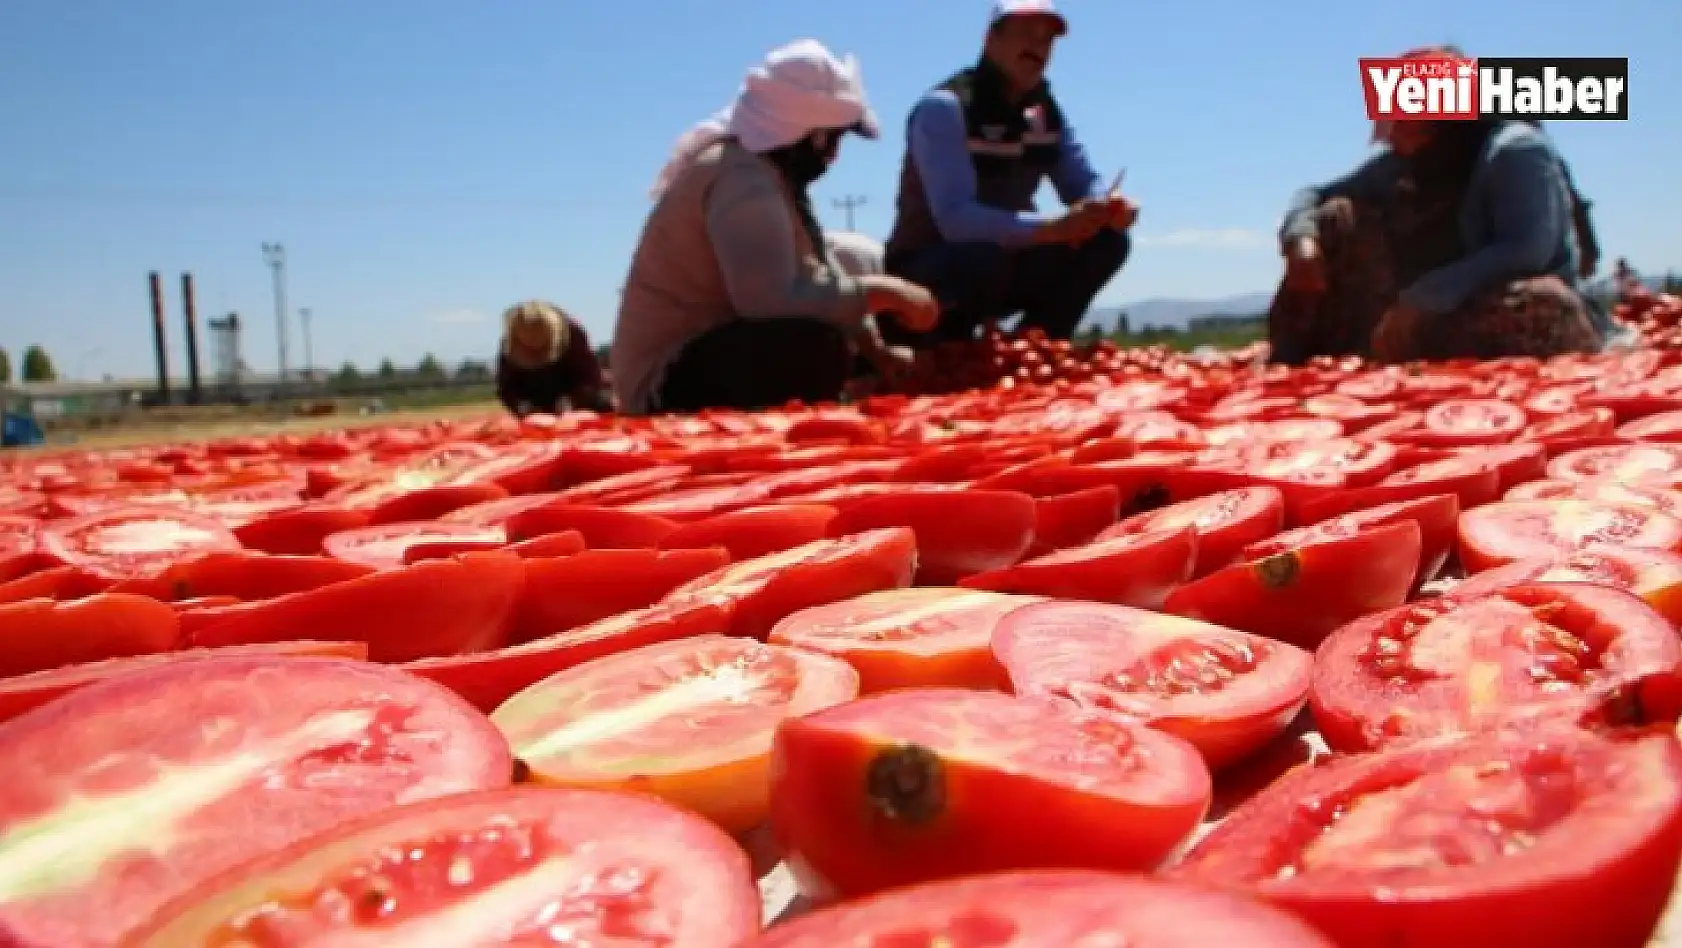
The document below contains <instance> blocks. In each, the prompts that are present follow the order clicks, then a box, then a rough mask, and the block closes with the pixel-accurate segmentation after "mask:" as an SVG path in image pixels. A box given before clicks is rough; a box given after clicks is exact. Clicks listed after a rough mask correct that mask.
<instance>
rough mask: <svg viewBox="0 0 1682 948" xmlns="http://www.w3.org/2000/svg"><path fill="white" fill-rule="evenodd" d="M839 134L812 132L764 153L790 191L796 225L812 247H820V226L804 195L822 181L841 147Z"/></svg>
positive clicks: (831, 131) (835, 131) (834, 132)
mask: <svg viewBox="0 0 1682 948" xmlns="http://www.w3.org/2000/svg"><path fill="white" fill-rule="evenodd" d="M842 134H843V131H842V130H837V129H826V130H819V131H816V132H813V133H812V134H810V135H807V136H806V137H805V138H802V139H801V140H799V141H797V142H795V143H794V144H792V145H785V146H784V147H782V148H778V149H775V150H773V151H768V152H766V153H765V156H764V157H765V160H767V161H769V162H771V163H772V164H773V165H776V166H777V170H779V171H781V172H782V173H783V178H784V179H785V180H786V181H788V184H789V187H790V188H791V189H792V190H793V191H794V206H795V209H796V210H798V211H799V212H800V223H801V225H802V226H804V227H805V228H806V233H807V235H808V236H809V237H811V239H812V246H813V247H816V248H819V250H820V252H821V249H822V247H823V245H824V238H823V225H822V224H820V223H818V216H817V214H816V213H814V212H813V210H812V196H811V195H810V194H809V193H807V189H808V188H809V187H811V184H812V182H814V181H816V180H818V179H819V178H821V177H823V175H824V172H826V171H828V170H829V164H830V162H832V161H834V160H835V156H836V154H837V153H838V152H839V150H840V147H841V135H842Z"/></svg>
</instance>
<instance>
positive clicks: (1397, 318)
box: [1372, 303, 1425, 365]
mask: <svg viewBox="0 0 1682 948" xmlns="http://www.w3.org/2000/svg"><path fill="white" fill-rule="evenodd" d="M1424 322H1425V316H1424V314H1423V313H1421V312H1420V311H1419V310H1417V309H1414V308H1413V307H1411V306H1408V305H1406V304H1404V303H1397V304H1395V305H1394V306H1391V307H1390V308H1389V309H1388V310H1386V311H1385V313H1384V315H1383V316H1382V317H1380V318H1379V320H1378V326H1377V328H1375V329H1374V330H1373V333H1372V357H1373V359H1375V360H1377V361H1379V362H1383V363H1387V364H1390V365H1395V364H1397V363H1401V362H1408V361H1411V360H1412V359H1413V358H1415V353H1416V352H1418V347H1417V345H1416V343H1415V340H1416V339H1417V338H1418V336H1419V331H1420V329H1421V328H1422V327H1423V324H1424Z"/></svg>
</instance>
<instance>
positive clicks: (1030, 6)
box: [987, 0, 1069, 36]
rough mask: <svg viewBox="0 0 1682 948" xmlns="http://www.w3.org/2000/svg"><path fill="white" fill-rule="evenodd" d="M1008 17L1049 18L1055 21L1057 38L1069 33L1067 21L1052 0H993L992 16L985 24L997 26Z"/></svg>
mask: <svg viewBox="0 0 1682 948" xmlns="http://www.w3.org/2000/svg"><path fill="white" fill-rule="evenodd" d="M1009 16H1043V17H1050V18H1051V19H1053V20H1056V21H1057V34H1058V35H1059V36H1061V35H1063V34H1064V33H1067V32H1069V21H1068V20H1067V19H1065V18H1064V17H1063V14H1061V13H1059V12H1057V5H1056V4H1055V3H1053V2H1052V0H993V16H992V18H991V19H989V20H988V21H987V23H988V25H989V26H997V25H998V24H999V21H1000V20H1003V19H1004V18H1005V17H1009Z"/></svg>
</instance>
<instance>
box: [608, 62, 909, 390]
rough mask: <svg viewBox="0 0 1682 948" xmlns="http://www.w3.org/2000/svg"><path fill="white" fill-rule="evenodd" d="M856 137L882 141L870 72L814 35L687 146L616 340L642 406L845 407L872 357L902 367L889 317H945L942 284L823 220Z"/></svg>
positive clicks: (617, 370) (627, 385) (622, 386)
mask: <svg viewBox="0 0 1682 948" xmlns="http://www.w3.org/2000/svg"><path fill="white" fill-rule="evenodd" d="M848 134H857V135H859V136H861V137H864V138H875V137H876V136H877V135H878V128H877V124H876V117H875V115H874V113H873V112H872V111H871V109H870V105H869V103H868V101H867V99H866V97H865V91H864V85H863V83H862V80H861V78H860V75H859V68H858V63H857V62H856V61H855V60H854V59H852V58H851V57H848V58H847V59H845V60H842V59H839V58H837V57H836V56H835V55H834V54H833V53H831V52H830V51H829V50H828V49H826V48H825V47H824V46H823V45H822V44H821V43H818V42H817V41H815V40H800V41H797V42H794V43H790V44H788V45H786V46H783V47H780V48H778V49H776V50H774V51H772V52H771V53H770V54H769V55H768V56H767V58H766V60H765V61H764V62H763V63H762V64H760V65H758V66H755V67H754V68H752V69H751V70H749V72H748V75H747V79H746V81H745V82H744V83H743V85H742V87H741V90H740V92H739V94H738V96H737V99H736V102H735V103H734V104H733V105H732V106H731V107H730V108H727V109H725V110H724V111H723V112H721V113H720V114H718V115H716V116H714V117H713V118H711V119H708V120H707V121H705V122H702V123H701V124H700V125H698V126H697V127H696V128H694V129H692V130H691V131H690V132H688V133H687V134H685V135H684V136H683V137H682V138H681V139H680V140H679V141H678V144H677V148H676V151H675V154H674V155H673V156H672V158H671V160H670V161H669V162H668V163H667V165H666V166H665V168H664V169H663V170H662V171H661V172H660V175H659V177H658V179H657V180H656V182H655V186H654V190H653V198H654V207H653V209H652V210H651V211H650V213H649V216H648V220H647V222H646V223H645V224H644V225H643V231H642V236H641V238H640V239H639V240H638V243H637V248H636V252H635V254H634V256H633V257H632V260H631V267H630V273H629V275H628V277H627V279H626V282H625V292H624V296H623V299H622V301H621V304H620V309H619V319H618V324H617V326H616V327H615V329H614V334H613V355H612V363H613V370H614V375H615V377H616V379H617V380H618V384H619V396H620V400H621V403H622V407H623V409H624V410H625V411H626V412H627V413H631V414H648V413H651V412H689V411H699V410H701V409H704V408H737V409H758V408H766V407H772V406H777V405H781V404H785V403H787V402H789V401H792V400H800V401H804V402H808V403H810V402H822V401H833V400H836V399H838V398H840V396H841V394H842V392H843V390H844V388H845V387H846V384H847V381H848V379H849V378H850V377H851V375H852V372H853V366H854V360H855V358H856V356H858V355H863V356H864V357H865V358H867V359H870V360H873V361H879V362H887V361H889V360H892V359H894V358H896V355H895V353H894V352H893V350H892V349H891V347H889V346H888V345H886V343H885V342H884V341H883V339H882V336H881V333H880V331H879V329H878V326H877V323H876V317H877V316H878V315H882V314H891V316H892V318H893V319H895V320H897V322H898V323H899V324H900V325H902V326H904V327H905V328H907V329H908V330H911V331H921V330H926V329H928V328H929V327H931V326H932V325H933V324H934V322H935V319H936V316H937V309H936V306H935V303H934V299H933V298H932V297H931V296H930V295H929V293H928V291H927V290H924V289H923V288H922V287H919V286H917V285H915V284H913V283H911V282H909V281H906V280H903V279H900V278H898V277H894V276H889V275H887V274H886V273H882V272H880V270H881V266H880V263H879V262H878V261H875V260H873V259H870V258H871V257H872V256H873V255H872V253H870V251H869V248H868V247H861V246H860V245H859V241H857V240H845V239H843V240H839V241H838V240H837V239H834V238H831V237H830V236H829V235H826V234H825V233H824V230H823V227H822V226H821V225H820V224H819V223H818V219H817V215H816V214H815V213H814V211H813V208H812V199H811V195H810V194H809V193H808V189H809V188H810V186H811V185H812V183H813V182H814V181H816V180H817V179H818V178H819V177H820V176H821V175H823V174H824V172H825V171H827V170H828V169H829V166H830V164H831V163H832V162H834V161H835V159H836V157H837V155H838V154H839V151H840V148H841V142H842V139H843V138H844V137H845V136H846V135H848ZM838 245H844V246H841V248H840V249H842V250H844V251H846V252H845V253H844V254H843V253H838V252H837V248H838ZM861 251H862V252H861ZM842 256H847V257H849V258H851V261H852V265H851V266H847V265H844V264H843V262H842V261H841V259H840V258H841V257H842ZM849 271H851V272H849ZM871 271H876V272H871Z"/></svg>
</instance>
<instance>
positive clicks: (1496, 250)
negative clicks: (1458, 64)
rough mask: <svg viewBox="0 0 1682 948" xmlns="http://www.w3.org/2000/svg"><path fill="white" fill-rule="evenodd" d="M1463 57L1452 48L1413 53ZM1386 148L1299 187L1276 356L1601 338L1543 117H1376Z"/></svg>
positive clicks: (1559, 348)
mask: <svg viewBox="0 0 1682 948" xmlns="http://www.w3.org/2000/svg"><path fill="white" fill-rule="evenodd" d="M1445 53H1453V54H1454V55H1460V54H1459V53H1458V51H1453V50H1447V49H1442V48H1436V49H1429V50H1416V51H1413V52H1410V53H1407V54H1405V55H1406V56H1409V57H1425V56H1440V55H1444V54H1445ZM1374 138H1375V140H1377V141H1378V142H1379V143H1380V144H1381V146H1382V147H1381V148H1380V149H1379V151H1378V152H1377V153H1375V154H1374V155H1373V156H1372V157H1370V158H1369V159H1367V161H1365V162H1364V163H1362V164H1361V165H1360V166H1359V167H1357V168H1356V169H1355V170H1354V171H1352V172H1350V173H1349V174H1347V175H1345V176H1343V177H1341V178H1338V179H1336V180H1334V181H1331V182H1329V183H1327V184H1324V185H1320V186H1317V187H1311V188H1307V189H1304V190H1303V191H1301V192H1299V193H1298V194H1297V195H1296V196H1295V198H1293V200H1292V202H1291V207H1290V210H1289V211H1288V213H1287V214H1286V217H1285V223H1284V226H1283V228H1282V229H1281V234H1280V238H1281V243H1282V249H1283V252H1284V255H1285V277H1284V280H1283V282H1282V284H1281V286H1280V289H1279V292H1278V294H1277V295H1276V296H1275V298H1274V301H1273V305H1272V307H1271V308H1270V310H1269V313H1268V335H1269V339H1270V341H1271V342H1272V344H1273V360H1274V361H1275V362H1280V363H1286V364H1297V363H1301V362H1303V361H1306V360H1307V359H1309V358H1312V357H1314V356H1320V355H1348V354H1358V355H1366V356H1370V357H1372V358H1375V359H1377V360H1379V361H1384V362H1404V361H1410V360H1414V359H1450V358H1462V357H1470V358H1482V359H1489V358H1498V357H1501V356H1516V355H1529V356H1537V357H1547V356H1552V355H1557V354H1560V353H1565V352H1592V351H1597V350H1598V349H1600V348H1601V346H1602V344H1603V341H1604V340H1603V338H1602V333H1601V332H1600V331H1599V330H1597V329H1596V327H1595V326H1594V325H1593V317H1592V315H1591V313H1590V310H1589V308H1588V306H1587V305H1586V303H1585V301H1584V299H1583V296H1582V293H1581V292H1580V287H1579V281H1580V279H1581V270H1582V261H1581V258H1580V252H1581V251H1580V248H1579V243H1578V237H1577V232H1576V231H1577V228H1576V215H1575V200H1576V199H1575V198H1574V192H1573V189H1572V187H1571V185H1570V183H1569V180H1568V178H1567V176H1566V173H1565V168H1564V162H1563V161H1562V160H1561V159H1560V157H1559V155H1558V153H1557V152H1556V151H1555V150H1554V148H1553V146H1552V144H1551V143H1550V142H1549V141H1548V138H1547V136H1546V135H1545V134H1544V133H1543V132H1542V131H1541V129H1540V128H1538V127H1536V126H1535V125H1534V124H1533V123H1528V122H1523V121H1507V120H1492V119H1478V120H1474V121H1409V122H1396V123H1380V124H1379V125H1378V126H1377V127H1376V128H1375V129H1374Z"/></svg>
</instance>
